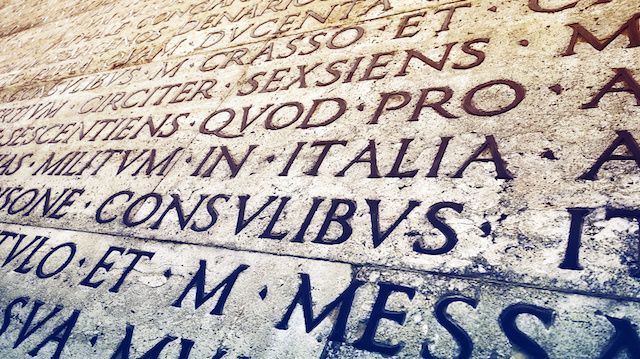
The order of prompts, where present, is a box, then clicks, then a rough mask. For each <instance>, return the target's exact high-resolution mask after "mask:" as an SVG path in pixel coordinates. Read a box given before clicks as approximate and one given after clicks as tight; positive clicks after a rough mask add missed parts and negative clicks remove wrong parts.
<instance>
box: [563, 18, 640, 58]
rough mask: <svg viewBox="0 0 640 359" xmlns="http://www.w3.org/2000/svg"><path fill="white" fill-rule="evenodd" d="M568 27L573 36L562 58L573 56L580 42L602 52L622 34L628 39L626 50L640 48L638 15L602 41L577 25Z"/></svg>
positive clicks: (639, 20)
mask: <svg viewBox="0 0 640 359" xmlns="http://www.w3.org/2000/svg"><path fill="white" fill-rule="evenodd" d="M568 26H569V27H570V28H571V29H573V34H571V40H570V41H569V46H567V49H566V50H564V52H563V53H562V56H571V55H575V53H576V52H575V47H576V44H577V43H578V41H580V40H582V41H584V42H586V43H588V44H589V45H591V46H592V47H593V48H595V49H596V50H598V51H602V50H604V49H605V48H606V47H607V46H609V44H611V43H612V42H613V40H615V39H616V38H618V37H619V36H620V35H622V34H624V35H626V36H627V37H628V38H629V46H627V47H628V48H633V47H638V46H640V13H637V14H635V15H633V16H632V17H631V18H630V19H629V20H627V22H625V23H624V24H622V26H621V27H620V28H619V29H618V30H617V31H616V32H615V33H614V34H613V35H611V36H609V37H606V38H604V39H603V40H600V39H598V38H597V37H596V36H595V35H594V34H593V33H591V32H590V31H589V30H587V29H585V28H584V26H582V25H580V24H578V23H575V24H569V25H568Z"/></svg>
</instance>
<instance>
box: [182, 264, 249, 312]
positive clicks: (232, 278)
mask: <svg viewBox="0 0 640 359" xmlns="http://www.w3.org/2000/svg"><path fill="white" fill-rule="evenodd" d="M247 268H249V266H248V265H245V264H241V265H239V266H238V268H236V269H235V270H234V271H233V272H232V273H231V274H229V276H228V277H227V278H225V279H224V280H223V281H222V282H220V283H218V285H217V286H216V287H215V288H213V289H212V290H211V291H210V292H209V293H206V292H205V289H204V286H205V276H206V272H207V261H205V260H200V268H199V269H198V272H197V273H196V274H195V275H194V276H193V278H192V279H191V282H190V283H189V284H188V285H187V287H186V288H185V289H184V291H183V292H182V294H181V295H180V297H179V298H178V299H176V301H175V302H174V303H173V304H171V306H173V307H176V308H180V307H182V301H183V300H184V298H185V297H186V296H187V294H188V293H189V292H190V291H191V289H193V288H195V289H196V293H195V309H198V308H200V307H201V306H202V305H203V304H204V303H206V302H207V301H208V300H209V299H211V298H213V296H215V295H216V293H218V291H219V290H222V293H220V298H219V299H218V302H217V303H216V306H215V307H214V308H213V310H212V311H211V314H213V315H222V312H223V310H224V305H225V303H226V302H227V298H229V294H231V290H232V289H233V285H234V284H235V283H236V280H238V276H239V275H240V273H242V272H244V271H245V270H246V269H247Z"/></svg>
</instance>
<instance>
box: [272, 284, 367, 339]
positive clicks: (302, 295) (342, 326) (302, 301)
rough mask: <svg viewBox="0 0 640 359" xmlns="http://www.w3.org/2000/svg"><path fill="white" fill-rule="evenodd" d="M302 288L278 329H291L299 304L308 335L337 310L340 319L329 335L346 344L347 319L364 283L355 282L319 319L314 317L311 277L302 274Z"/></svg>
mask: <svg viewBox="0 0 640 359" xmlns="http://www.w3.org/2000/svg"><path fill="white" fill-rule="evenodd" d="M300 281H301V282H300V287H299V288H298V293H297V294H296V296H295V298H294V299H293V301H292V302H291V304H290V305H289V308H288V309H287V312H286V313H285V315H284V317H282V320H281V321H280V322H279V323H278V324H276V329H280V330H287V329H289V320H290V319H291V316H292V315H293V311H294V310H295V308H296V307H297V305H298V304H299V305H300V306H302V313H303V314H304V326H305V329H306V331H307V333H311V331H312V330H313V329H315V328H316V327H317V326H318V325H320V323H322V321H324V320H325V318H326V317H327V316H329V314H331V313H332V312H333V311H334V310H336V308H338V307H340V309H339V310H338V317H337V318H336V320H335V323H334V325H333V329H332V330H331V334H330V335H329V338H328V339H329V340H330V341H338V342H344V334H345V331H346V327H347V319H348V318H349V314H350V313H351V306H352V305H353V299H354V297H355V294H356V290H357V289H358V288H360V287H361V286H362V285H363V284H364V282H362V281H359V280H354V281H352V282H351V284H349V287H347V289H345V290H344V292H342V294H340V295H339V296H338V297H337V298H336V299H335V300H334V301H333V302H331V303H329V304H327V306H325V307H324V308H323V309H322V310H321V311H320V314H318V316H317V317H315V318H314V317H313V299H312V297H311V280H310V279H309V275H308V274H305V273H300Z"/></svg>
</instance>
